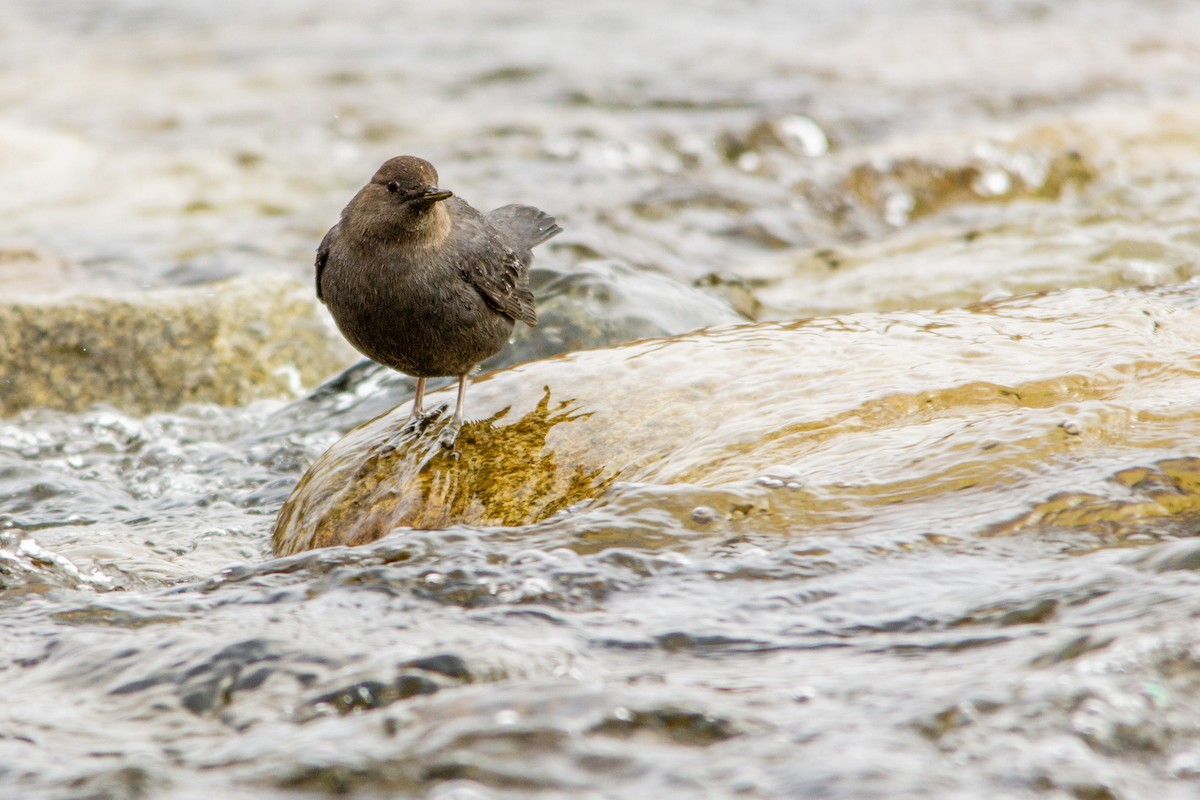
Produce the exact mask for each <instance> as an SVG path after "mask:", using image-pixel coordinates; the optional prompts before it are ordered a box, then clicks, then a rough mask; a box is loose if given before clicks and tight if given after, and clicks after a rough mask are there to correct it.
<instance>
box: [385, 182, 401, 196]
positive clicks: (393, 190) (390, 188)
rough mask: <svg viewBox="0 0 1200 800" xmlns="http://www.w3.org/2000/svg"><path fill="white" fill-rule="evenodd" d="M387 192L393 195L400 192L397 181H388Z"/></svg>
mask: <svg viewBox="0 0 1200 800" xmlns="http://www.w3.org/2000/svg"><path fill="white" fill-rule="evenodd" d="M387 190H388V191H389V192H391V193H392V194H395V193H396V192H398V191H400V184H398V183H396V182H395V181H388V182H387Z"/></svg>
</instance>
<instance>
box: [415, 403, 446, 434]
mask: <svg viewBox="0 0 1200 800" xmlns="http://www.w3.org/2000/svg"><path fill="white" fill-rule="evenodd" d="M449 407H450V404H449V403H440V404H438V406H437V407H436V408H434V409H433V410H431V411H422V412H420V413H413V415H412V416H411V417H409V418H408V422H406V423H404V430H406V431H417V432H420V431H423V430H425V428H426V426H428V425H429V423H431V422H433V421H434V420H435V419H437V418H438V417H440V416H441V415H442V414H444V413H446V409H448V408H449Z"/></svg>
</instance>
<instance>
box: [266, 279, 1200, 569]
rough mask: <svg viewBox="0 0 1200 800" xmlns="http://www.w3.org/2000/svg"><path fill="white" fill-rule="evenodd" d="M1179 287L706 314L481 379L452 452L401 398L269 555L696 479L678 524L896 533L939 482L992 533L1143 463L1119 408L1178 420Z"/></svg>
mask: <svg viewBox="0 0 1200 800" xmlns="http://www.w3.org/2000/svg"><path fill="white" fill-rule="evenodd" d="M1194 292H1195V288H1194V287H1192V288H1185V289H1180V290H1179V291H1178V292H1177V293H1176V294H1174V295H1170V294H1168V293H1166V292H1159V293H1157V294H1156V293H1154V292H1141V291H1136V290H1129V291H1125V292H1104V291H1100V290H1069V291H1064V292H1058V293H1054V294H1050V295H1045V296H1031V297H1022V298H1016V299H1013V300H1008V301H1004V302H997V303H993V304H984V305H980V306H976V307H972V308H969V309H954V310H946V311H937V312H896V313H887V314H874V313H871V314H853V315H846V316H841V317H831V318H822V319H813V320H801V321H794V322H783V323H761V324H752V325H735V326H726V327H719V328H713V329H708V330H705V331H701V332H696V333H692V334H687V335H682V336H677V337H670V338H662V339H653V340H646V341H641V342H636V343H632V344H629V345H625V346H621V347H615V348H611V349H606V350H594V351H586V352H577V353H572V354H570V355H567V356H561V357H556V358H551V359H547V360H544V361H539V362H532V363H528V364H524V365H521V366H517V367H513V368H510V369H506V370H502V371H498V372H494V373H491V374H487V375H484V376H482V377H480V378H478V379H476V380H475V381H474V383H473V385H472V386H471V388H470V391H469V392H468V395H467V402H468V414H469V415H470V416H472V417H474V418H475V419H474V421H469V422H468V423H467V424H466V425H465V426H464V428H463V430H462V434H461V435H460V437H459V440H458V444H457V446H456V449H455V450H454V451H452V452H449V451H445V450H442V449H441V448H439V447H438V445H437V444H436V437H437V429H438V428H439V427H440V425H441V424H442V421H439V422H436V423H434V424H431V425H430V426H428V427H427V428H426V429H425V430H424V431H420V432H417V431H413V430H411V429H410V428H409V427H407V421H408V413H409V409H408V406H407V404H404V405H401V406H399V407H398V408H396V409H395V410H393V411H391V412H389V413H387V414H384V415H382V416H380V417H378V418H376V419H374V420H372V421H371V422H368V423H366V424H365V425H363V426H361V427H359V428H357V429H356V430H354V431H352V432H351V433H350V434H349V435H348V436H346V437H345V438H344V439H342V440H341V441H339V442H338V443H336V444H335V445H334V446H333V447H332V448H331V449H330V450H329V451H328V452H326V453H325V454H324V455H323V456H321V457H320V458H319V459H318V460H317V462H316V463H314V464H313V465H312V467H311V468H310V469H309V470H308V472H307V474H305V476H304V477H303V479H302V480H301V481H300V483H299V484H298V485H297V487H296V488H295V490H294V491H293V493H292V495H291V496H290V498H289V499H288V500H287V502H286V503H285V504H284V506H283V508H282V510H281V511H280V514H279V517H278V519H277V522H276V527H275V531H274V546H275V550H276V552H277V553H279V554H289V553H296V552H299V551H302V550H307V549H309V548H314V547H324V546H329V545H345V544H351V545H355V544H363V543H367V542H371V541H374V540H376V539H378V538H379V537H381V536H384V535H386V534H388V533H389V532H391V531H392V530H394V529H396V528H404V527H411V528H443V527H447V526H451V525H456V524H470V525H483V526H519V525H527V524H531V523H537V522H539V521H542V520H545V519H547V518H548V517H551V516H552V515H555V514H559V513H562V512H565V511H568V510H572V511H574V510H577V509H580V508H581V507H583V505H584V504H586V503H588V502H590V501H593V500H595V499H596V498H601V497H604V496H606V494H607V496H608V497H609V498H610V499H611V498H612V497H613V496H614V494H619V492H620V490H621V487H619V486H618V485H617V484H618V482H619V483H620V484H621V486H628V485H657V486H669V485H680V484H682V485H688V486H690V487H692V488H697V489H700V490H705V489H711V490H713V491H714V492H716V495H715V496H716V497H717V500H715V501H714V503H715V511H714V509H707V510H700V509H698V510H697V512H696V514H695V515H694V516H695V519H696V520H701V521H703V520H704V519H706V518H711V517H712V515H713V514H714V513H715V515H716V516H718V517H721V518H725V519H730V518H733V517H735V516H737V515H738V514H743V515H744V514H746V513H753V514H756V515H757V517H756V519H755V522H754V525H755V527H754V530H755V531H758V532H764V531H768V532H770V531H773V532H779V533H786V532H787V531H790V530H795V529H797V528H800V527H803V528H811V527H814V526H818V525H831V526H834V527H835V528H836V526H837V525H839V524H845V523H846V522H848V521H849V522H852V521H854V520H860V519H870V520H871V524H872V525H882V526H887V525H889V524H892V523H890V522H889V520H890V519H895V516H894V515H897V514H906V515H909V517H908V518H907V519H908V522H906V524H911V515H912V514H918V515H920V514H922V513H923V512H922V510H921V509H922V507H923V506H922V504H923V503H927V502H929V501H930V500H931V499H933V500H936V498H939V497H942V498H945V497H946V496H947V493H950V492H953V493H956V494H955V495H954V497H955V498H956V502H954V503H952V504H945V503H943V504H941V505H940V506H936V508H937V509H942V508H945V507H950V506H952V507H953V508H954V509H955V513H956V514H962V513H963V512H962V509H963V508H968V509H970V513H971V515H972V518H973V519H975V520H976V521H977V527H978V529H979V530H980V531H981V532H986V531H988V530H1012V529H1013V526H1014V524H1016V522H1019V520H1020V519H1022V517H1021V514H1022V513H1023V512H1027V511H1029V510H1031V509H1035V508H1036V502H1030V501H1037V500H1039V499H1040V500H1042V501H1045V502H1051V498H1054V497H1056V496H1059V495H1058V493H1060V492H1062V491H1068V490H1075V489H1078V488H1079V487H1081V486H1082V485H1085V484H1086V485H1088V486H1094V485H1095V484H1096V482H1097V481H1098V480H1102V479H1101V478H1099V477H1098V475H1103V476H1105V478H1107V477H1109V476H1111V475H1113V474H1128V473H1124V472H1121V470H1123V469H1129V468H1130V467H1131V466H1134V465H1136V464H1137V463H1144V461H1138V460H1137V459H1141V458H1143V457H1144V455H1145V453H1142V452H1140V451H1138V450H1137V446H1136V445H1135V444H1134V443H1133V441H1134V438H1135V437H1131V435H1130V432H1129V426H1130V423H1129V420H1130V419H1131V417H1132V418H1135V419H1136V418H1137V415H1139V414H1143V413H1144V414H1157V415H1160V416H1161V415H1169V414H1172V413H1177V414H1180V415H1184V416H1183V417H1181V418H1182V419H1185V420H1186V419H1190V416H1186V415H1189V414H1191V411H1190V407H1191V406H1190V403H1191V402H1194V401H1195V398H1197V397H1200V379H1198V378H1197V376H1196V371H1195V370H1194V368H1192V367H1191V366H1190V364H1191V362H1192V359H1193V356H1194V354H1196V353H1200V319H1197V314H1196V312H1195V311H1193V310H1192V308H1191V304H1192V303H1193V302H1194V301H1193V300H1192V296H1193V294H1194ZM452 399H453V398H452V396H451V394H450V392H448V391H447V392H439V393H435V394H433V395H431V396H430V397H428V398H427V403H429V404H430V407H432V405H434V404H437V403H439V402H441V403H446V404H449V403H451V402H452ZM443 421H444V417H443ZM1147 435H1149V436H1150V438H1149V439H1148V440H1147V442H1146V444H1145V446H1146V447H1151V446H1152V447H1153V448H1159V449H1160V450H1161V447H1162V440H1161V435H1160V434H1159V433H1156V432H1154V431H1147ZM1156 437H1157V438H1156ZM1118 442H1119V443H1120V444H1119V446H1118V445H1117V443H1118ZM1081 453H1088V454H1089V455H1088V456H1087V457H1086V458H1085V457H1084V456H1083V455H1080V454H1081ZM1129 459H1134V461H1133V462H1132V463H1130V461H1129ZM1110 466H1111V467H1112V470H1114V471H1115V472H1114V471H1108V472H1106V471H1105V470H1108V469H1109V467H1110ZM1031 476H1036V478H1034V477H1031ZM1118 482H1119V479H1118ZM1014 485H1015V486H1020V487H1021V489H1020V491H1016V492H1014V491H1013V490H1012V486H1014ZM1114 491H1117V492H1120V493H1127V489H1126V488H1125V487H1123V486H1118V487H1116V488H1115V489H1114ZM722 493H723V494H722ZM1089 496H1091V495H1089ZM722 498H724V500H722ZM738 498H743V499H745V498H750V499H751V501H752V502H745V503H741V501H740V500H739V499H738ZM659 500H662V502H664V503H667V502H668V501H667V500H665V499H663V498H659ZM1018 501H1019V502H1018ZM721 502H724V503H725V505H723V506H722V505H721ZM739 503H741V505H742V506H745V507H744V508H742V510H741V511H739V508H740V507H741V506H739ZM1022 503H1027V504H1026V505H1022ZM1094 505H1096V507H1097V508H1099V507H1100V506H1099V505H1098V504H1094ZM930 507H931V508H933V506H930ZM1179 507H1181V508H1183V507H1191V506H1189V505H1188V504H1180V506H1179ZM929 513H930V514H931V516H930V518H929V519H928V524H929V525H930V526H931V527H934V528H936V524H937V523H936V520H935V519H934V518H933V514H934V512H933V511H930V512H929ZM937 513H945V512H944V511H942V510H938V511H937ZM682 518H683V520H684V521H683V522H682V523H681V524H684V525H687V524H691V522H688V521H687V511H686V510H685V511H684V512H683V514H682ZM1014 521H1016V522H1014ZM1006 523H1009V524H1008V527H1007V528H1006V527H1005V524H1006ZM1017 527H1020V525H1017Z"/></svg>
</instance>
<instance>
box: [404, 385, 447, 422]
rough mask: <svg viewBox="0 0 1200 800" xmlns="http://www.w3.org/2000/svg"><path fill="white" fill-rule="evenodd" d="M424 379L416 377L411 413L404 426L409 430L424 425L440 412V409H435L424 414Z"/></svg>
mask: <svg viewBox="0 0 1200 800" xmlns="http://www.w3.org/2000/svg"><path fill="white" fill-rule="evenodd" d="M424 405H425V379H424V378H417V390H416V392H414V393H413V403H412V415H411V416H410V417H409V418H408V422H407V423H405V425H404V427H405V428H406V429H409V430H413V429H419V428H422V427H424V426H425V423H427V422H429V420H431V419H432V418H433V417H436V416H437V415H438V414H440V413H441V409H435V410H434V411H433V412H432V413H430V414H426V413H425V409H424Z"/></svg>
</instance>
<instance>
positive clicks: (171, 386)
mask: <svg viewBox="0 0 1200 800" xmlns="http://www.w3.org/2000/svg"><path fill="white" fill-rule="evenodd" d="M0 353H3V354H4V357H3V359H0V415H8V414H14V413H16V412H18V411H20V410H22V409H25V408H33V407H46V408H58V409H64V410H70V411H74V410H79V409H82V408H86V407H87V406H89V405H91V404H93V403H105V404H109V405H113V406H116V407H118V408H120V409H122V410H124V411H127V412H131V413H146V412H150V411H154V410H157V409H169V408H175V407H178V406H180V405H182V404H185V403H217V404H223V405H233V404H241V403H246V402H249V401H250V400H254V399H258V398H262V397H278V396H281V395H288V394H294V393H296V392H297V391H299V390H300V389H301V388H302V387H304V386H308V385H313V384H315V383H317V382H318V381H319V380H321V379H322V378H324V377H326V376H327V375H329V374H330V373H331V372H334V371H335V370H337V369H340V368H341V367H343V366H345V365H346V364H347V363H349V362H350V361H352V360H353V355H352V351H351V350H350V348H349V346H348V345H346V344H345V343H344V342H343V341H342V340H341V338H340V337H339V336H338V334H337V332H336V331H335V330H333V328H332V326H331V325H330V324H329V323H328V321H327V320H326V319H325V318H324V313H323V311H322V310H321V309H320V308H319V305H318V304H317V301H316V300H315V299H313V297H312V288H311V287H310V286H308V285H307V284H301V283H299V282H297V281H293V280H290V279H284V278H278V277H263V278H254V279H239V280H235V281H229V282H226V283H220V284H213V285H207V286H202V287H197V288H192V289H172V290H163V291H154V292H144V293H138V294H129V295H121V296H114V297H95V296H91V297H73V298H57V299H45V300H35V299H25V300H7V301H4V302H0Z"/></svg>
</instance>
